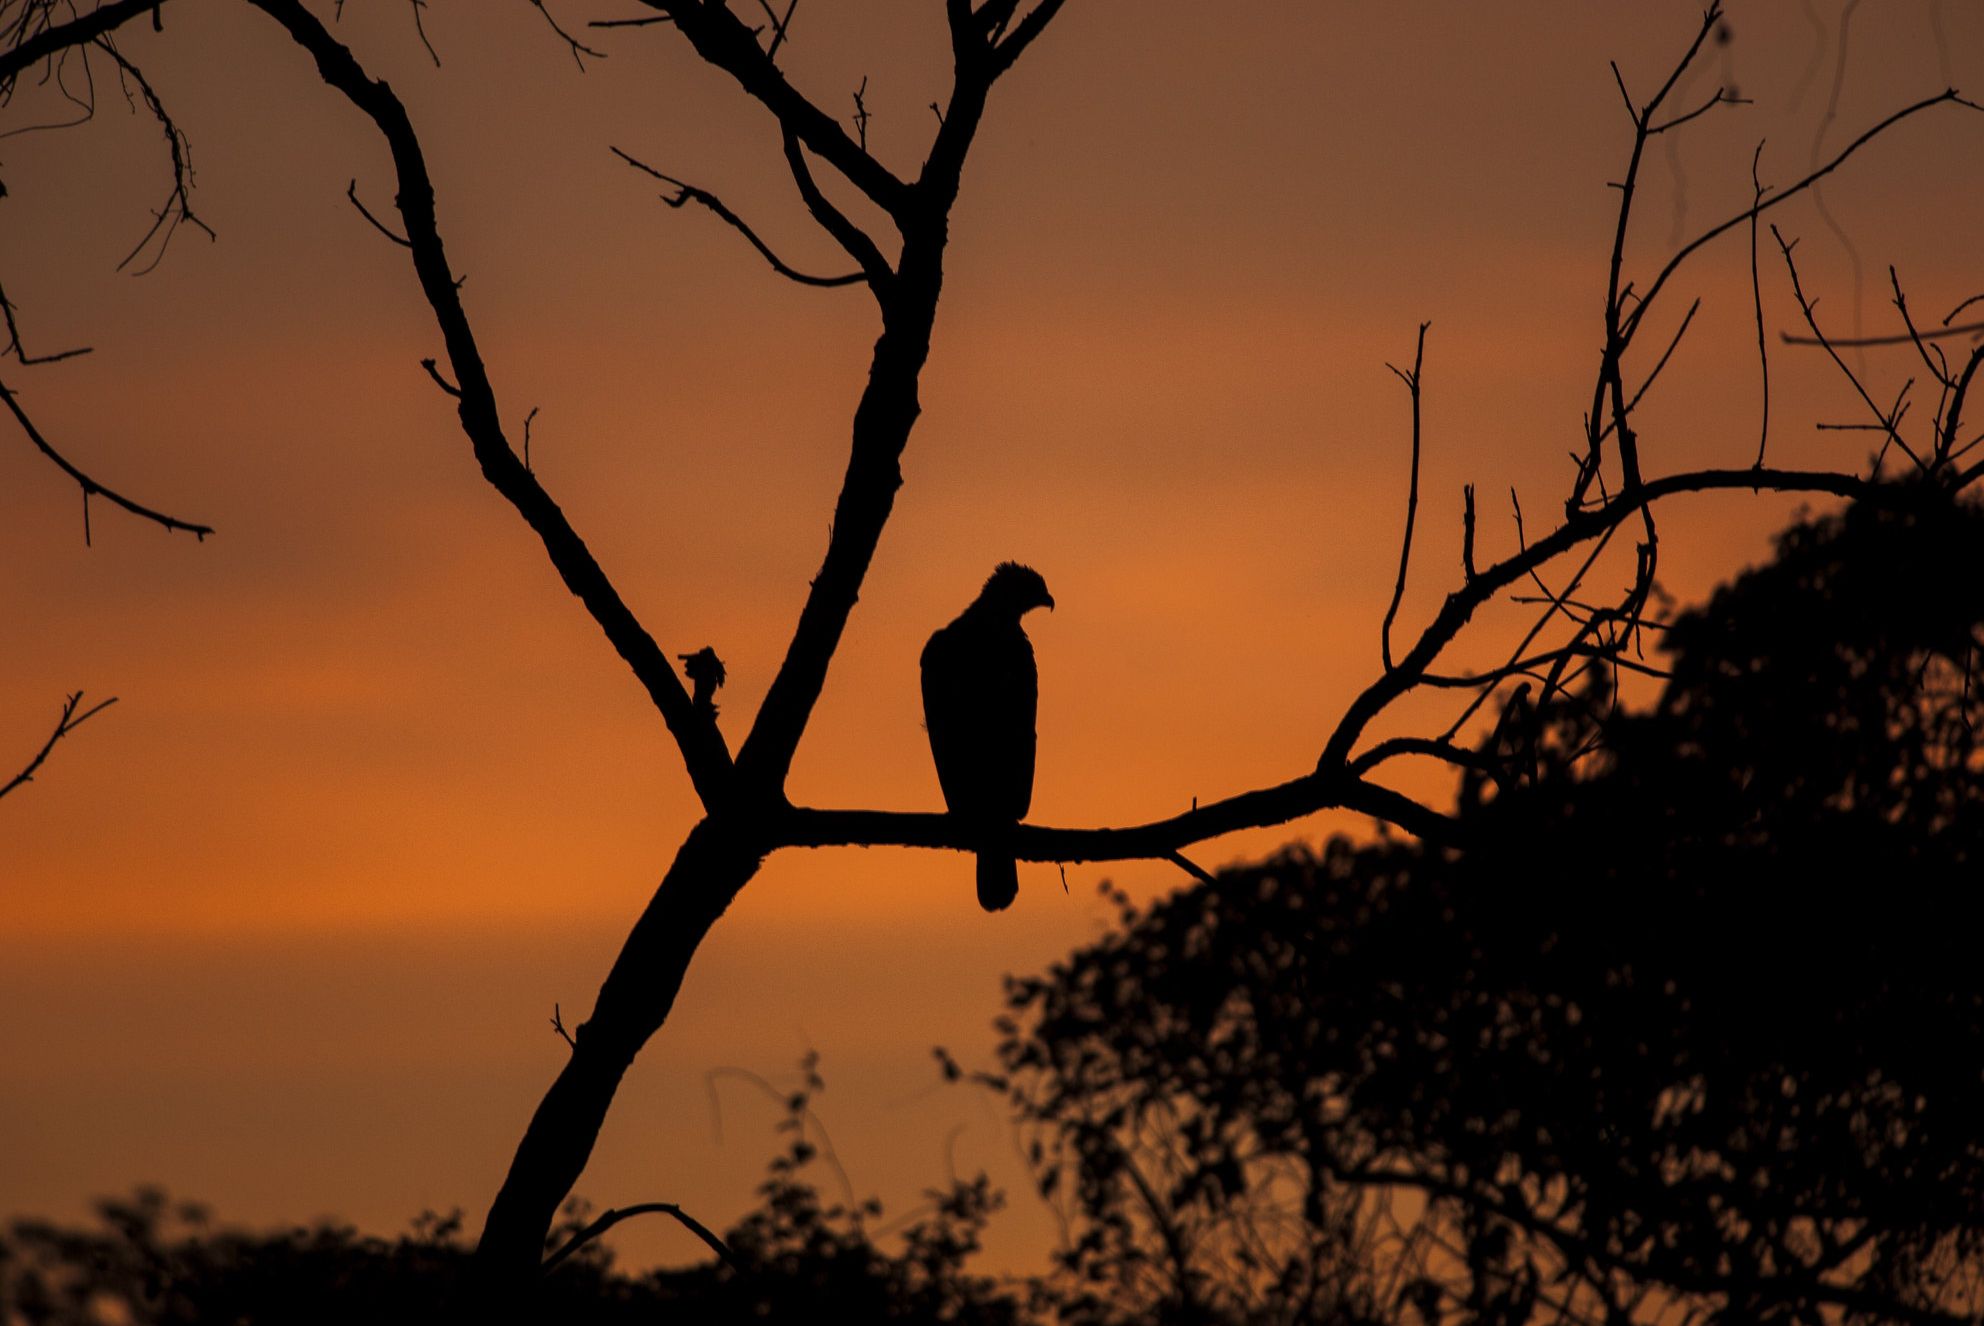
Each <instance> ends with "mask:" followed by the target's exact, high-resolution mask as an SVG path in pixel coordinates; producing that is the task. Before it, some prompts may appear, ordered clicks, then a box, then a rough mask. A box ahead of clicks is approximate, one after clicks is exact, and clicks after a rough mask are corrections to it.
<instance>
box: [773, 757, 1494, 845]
mask: <svg viewBox="0 0 1984 1326" xmlns="http://www.w3.org/2000/svg"><path fill="white" fill-rule="evenodd" d="M1324 810H1354V811H1359V812H1361V813H1364V814H1368V815H1372V816H1375V817H1376V818H1378V819H1381V820H1384V821H1386V822H1388V823H1391V824H1395V825H1397V826H1399V827H1400V828H1402V829H1404V830H1406V831H1407V832H1409V833H1413V834H1416V835H1418V836H1419V837H1421V838H1425V839H1428V840H1431V841H1434V842H1447V841H1451V840H1452V839H1453V838H1454V836H1455V832H1456V826H1455V825H1454V822H1453V821H1452V820H1451V819H1449V818H1448V817H1447V816H1445V815H1442V814H1440V813H1438V812H1437V811H1433V810H1429V809H1427V808H1426V807H1425V806H1422V805H1420V804H1419V803H1418V802H1416V801H1413V800H1412V799H1411V798H1410V797H1407V796H1404V795H1403V794H1401V793H1398V792H1394V791H1392V790H1391V789H1390V788H1386V787H1380V786H1379V785H1377V784H1375V783H1370V782H1366V781H1364V780H1362V779H1359V778H1351V777H1348V776H1342V775H1340V776H1338V777H1335V778H1325V777H1322V776H1320V775H1317V774H1305V775H1303V776H1302V777H1300V778H1296V779H1293V780H1291V781H1289V782H1286V783H1281V784H1278V785H1276V786H1274V787H1265V788H1260V789H1258V790H1256V791H1252V792H1242V793H1240V794H1239V795H1238V796H1232V797H1228V798H1226V799H1225V800H1223V801H1214V802H1210V803H1208V804H1206V805H1203V806H1194V807H1193V808H1192V809H1191V810H1188V811H1186V812H1185V813H1184V814H1182V815H1173V816H1172V817H1170V818H1169V819H1162V820H1153V821H1150V822H1149V823H1145V824H1133V825H1125V826H1122V827H1113V828H1086V829H1083V828H1055V827H1049V826H1046V825H1038V824H1022V825H1020V826H1019V827H1018V828H1016V829H1013V830H1011V831H1010V833H1009V835H1008V836H1002V837H1001V838H1000V840H999V842H1000V847H1001V849H1002V850H1003V849H1010V850H1011V851H1012V853H1013V855H1014V856H1016V857H1018V858H1019V859H1020V860H1022V861H1059V862H1068V861H1140V860H1152V861H1174V862H1175V860H1176V858H1177V854H1178V853H1179V852H1180V851H1182V850H1183V849H1184V848H1187V847H1190V846H1191V845H1192V844H1194V843H1201V842H1205V841H1206V840H1208V839H1211V838H1218V837H1222V836H1224V835H1226V834H1229V833H1234V832H1237V831H1239V830H1241V829H1261V828H1270V827H1273V826H1274V825H1277V824H1287V823H1289V822H1290V821H1292V820H1298V819H1302V818H1304V817H1306V816H1309V815H1313V814H1315V813H1317V812H1318V811H1324ZM772 837H773V838H774V840H775V841H776V842H778V844H779V845H780V846H785V847H931V848H942V849H947V850H950V851H958V852H970V851H976V850H977V849H978V848H979V847H980V846H981V843H980V835H979V833H978V832H977V831H975V830H974V829H973V828H972V827H971V826H970V825H968V824H967V823H966V822H965V821H963V820H960V819H957V818H955V817H953V816H951V815H945V814H939V813H937V812H935V811H889V810H826V809H816V808H811V807H796V806H795V807H789V808H787V809H786V810H784V811H783V812H781V813H780V815H779V816H778V818H777V820H776V822H775V825H774V828H773V831H772Z"/></svg>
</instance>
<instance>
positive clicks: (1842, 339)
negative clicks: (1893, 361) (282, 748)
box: [1777, 322, 1984, 348]
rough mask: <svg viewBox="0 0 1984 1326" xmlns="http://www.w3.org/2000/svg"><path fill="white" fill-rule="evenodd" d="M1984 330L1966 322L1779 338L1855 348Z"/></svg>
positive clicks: (1981, 324) (1780, 336)
mask: <svg viewBox="0 0 1984 1326" xmlns="http://www.w3.org/2000/svg"><path fill="white" fill-rule="evenodd" d="M1979 332H1984V322H1966V323H1963V324H1961V325H1960V326H1956V327H1936V328H1932V329H1931V330H1929V331H1925V332H1907V331H1899V332H1892V333H1888V334H1884V335H1879V336H1828V337H1826V338H1825V340H1824V341H1821V340H1820V339H1819V338H1818V337H1816V336H1799V335H1797V334H1796V333H1794V332H1779V333H1778V334H1777V339H1778V340H1780V341H1782V342H1783V343H1784V344H1786V345H1825V344H1831V345H1843V346H1848V347H1853V348H1858V347H1860V346H1878V345H1907V344H1909V343H1910V342H1912V341H1916V340H1923V341H1940V340H1943V339H1944V338H1946V337H1950V336H1975V335H1977V333H1979Z"/></svg>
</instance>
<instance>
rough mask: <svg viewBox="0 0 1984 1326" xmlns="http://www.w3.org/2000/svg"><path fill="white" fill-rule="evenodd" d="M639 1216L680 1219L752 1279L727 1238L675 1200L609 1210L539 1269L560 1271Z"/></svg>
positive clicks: (740, 1273) (725, 1260)
mask: <svg viewBox="0 0 1984 1326" xmlns="http://www.w3.org/2000/svg"><path fill="white" fill-rule="evenodd" d="M640 1215H665V1216H669V1217H671V1218H673V1219H674V1220H676V1221H678V1222H680V1224H681V1225H682V1227H683V1228H684V1229H686V1230H688V1231H689V1232H690V1233H691V1234H694V1235H695V1236H696V1237H697V1238H699V1239H701V1240H702V1241H703V1242H704V1243H705V1244H707V1245H708V1246H709V1249H710V1251H712V1252H714V1253H715V1254H716V1255H717V1257H718V1258H719V1259H720V1260H721V1261H722V1262H723V1264H724V1265H725V1266H728V1267H729V1268H730V1269H731V1270H732V1271H734V1272H736V1273H737V1274H738V1275H739V1276H741V1277H744V1278H746V1279H749V1278H750V1273H749V1272H747V1271H746V1270H745V1269H744V1268H743V1266H742V1265H740V1264H739V1263H738V1261H737V1258H736V1256H735V1255H734V1254H732V1252H731V1251H730V1249H729V1248H728V1247H727V1246H725V1244H724V1241H723V1240H722V1239H720V1238H718V1237H717V1236H716V1235H715V1234H713V1233H711V1232H710V1229H709V1226H707V1225H705V1224H704V1223H703V1222H702V1221H700V1220H698V1219H696V1218H695V1217H694V1216H692V1215H690V1214H689V1213H688V1212H687V1211H684V1210H683V1209H682V1208H681V1207H679V1206H677V1205H676V1204H675V1203H673V1202H642V1203H640V1204H639V1205H638V1206H623V1207H618V1208H615V1209H610V1210H608V1211H607V1212H606V1213H605V1214H603V1215H601V1216H600V1217H599V1219H597V1220H595V1221H593V1222H592V1223H591V1224H589V1225H587V1226H586V1227H585V1228H584V1229H582V1230H580V1231H579V1232H578V1233H576V1234H574V1235H572V1237H571V1238H569V1239H567V1240H565V1242H564V1243H563V1244H562V1245H560V1246H559V1248H558V1250H557V1251H555V1252H553V1253H552V1254H551V1255H550V1256H548V1257H546V1258H545V1259H544V1265H543V1266H542V1267H541V1268H540V1269H541V1271H542V1273H544V1274H547V1275H548V1274H550V1273H551V1272H552V1271H555V1270H557V1269H558V1267H559V1266H561V1265H563V1264H564V1262H565V1261H566V1260H567V1259H568V1258H569V1257H571V1255H572V1254H573V1253H575V1252H577V1251H578V1250H579V1249H580V1248H583V1247H584V1246H585V1245H586V1244H588V1243H590V1242H592V1241H593V1240H594V1239H596V1238H598V1237H599V1236H600V1235H601V1234H604V1233H605V1232H606V1231H607V1230H609V1229H611V1228H613V1227H614V1226H615V1225H617V1224H619V1223H620V1222H621V1221H622V1220H631V1219H633V1218H634V1217H635V1216H640Z"/></svg>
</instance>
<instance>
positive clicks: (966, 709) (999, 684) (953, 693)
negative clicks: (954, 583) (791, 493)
mask: <svg viewBox="0 0 1984 1326" xmlns="http://www.w3.org/2000/svg"><path fill="white" fill-rule="evenodd" d="M1053 606H1054V596H1053V595H1051V594H1049V593H1048V592H1047V582H1046V581H1045V580H1042V579H1041V578H1040V573H1039V572H1038V571H1035V570H1034V569H1033V568H1032V567H1030V566H1021V565H1020V564H1019V563H1018V562H1002V563H1000V564H999V566H998V568H997V569H996V570H994V571H993V572H992V574H991V576H990V577H989V578H988V579H987V580H986V582H985V588H984V589H982V590H980V591H979V594H978V597H977V598H975V599H973V600H972V601H971V606H969V607H967V608H966V609H965V610H964V611H963V612H961V613H959V614H958V616H957V620H955V621H953V622H952V623H951V624H950V625H948V626H945V627H942V628H941V629H939V630H938V631H937V632H936V633H935V634H933V635H932V636H931V637H930V643H929V644H927V645H925V646H924V647H923V664H922V666H923V723H924V726H925V727H926V728H927V729H928V730H929V733H930V756H931V758H932V759H933V760H934V761H935V762H936V765H937V781H938V783H939V784H941V785H942V786H943V789H944V804H945V805H946V806H948V807H949V808H950V812H951V814H953V815H955V816H957V817H958V818H959V819H961V820H963V821H964V822H965V823H966V825H967V826H968V827H969V828H970V829H971V830H972V832H973V833H974V834H976V835H977V836H978V837H979V839H980V842H981V844H982V845H981V847H980V849H979V853H978V903H979V905H980V906H981V907H983V908H984V909H985V910H986V911H988V912H996V911H998V910H1000V909H1001V908H1004V907H1006V906H1009V905H1010V904H1011V903H1012V901H1013V898H1014V896H1015V895H1016V894H1018V892H1019V888H1020V884H1019V870H1018V867H1017V866H1016V865H1015V864H1014V862H1013V856H1012V852H1011V850H1010V849H1007V850H1004V851H1002V850H1000V847H999V841H998V840H999V839H1000V838H1001V837H1002V836H1003V834H1004V831H1006V830H1009V829H1011V828H1012V827H1013V826H1014V825H1016V824H1018V823H1019V822H1020V821H1021V820H1022V819H1024V818H1025V817H1026V812H1027V807H1028V806H1029V805H1031V804H1032V802H1033V756H1034V746H1035V742H1036V737H1035V734H1034V713H1035V710H1036V708H1037V707H1038V704H1039V695H1040V674H1039V672H1038V671H1037V670H1036V669H1035V667H1034V662H1033V646H1032V644H1030V643H1029V642H1028V640H1027V638H1026V632H1025V631H1022V630H1021V629H1020V618H1021V617H1022V616H1023V615H1025V614H1026V613H1027V612H1029V611H1031V610H1032V609H1034V608H1052V607H1053Z"/></svg>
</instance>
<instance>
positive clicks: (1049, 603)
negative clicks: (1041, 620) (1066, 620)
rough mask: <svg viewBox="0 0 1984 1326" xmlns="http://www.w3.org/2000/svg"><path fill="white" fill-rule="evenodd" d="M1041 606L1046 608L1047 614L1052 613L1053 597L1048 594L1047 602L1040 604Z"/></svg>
mask: <svg viewBox="0 0 1984 1326" xmlns="http://www.w3.org/2000/svg"><path fill="white" fill-rule="evenodd" d="M1041 606H1042V607H1044V608H1046V609H1047V611H1049V612H1052V611H1054V596H1053V595H1052V594H1049V595H1048V596H1047V602H1046V603H1044V604H1042V605H1041Z"/></svg>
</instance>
